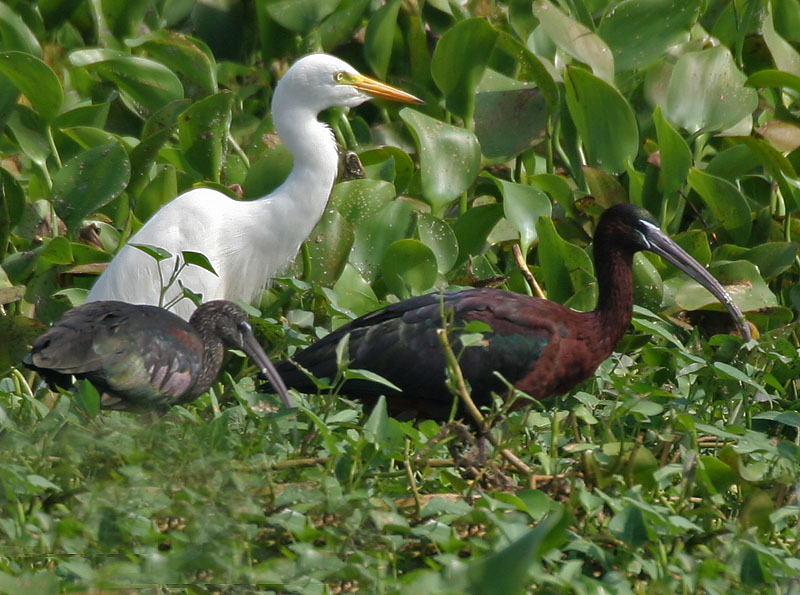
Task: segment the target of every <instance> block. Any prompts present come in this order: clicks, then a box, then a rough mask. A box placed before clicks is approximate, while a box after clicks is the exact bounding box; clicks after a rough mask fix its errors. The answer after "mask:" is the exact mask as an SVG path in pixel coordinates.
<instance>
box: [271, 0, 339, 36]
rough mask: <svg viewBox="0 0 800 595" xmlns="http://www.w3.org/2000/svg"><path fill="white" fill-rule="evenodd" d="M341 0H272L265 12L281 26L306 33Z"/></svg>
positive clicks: (334, 8)
mask: <svg viewBox="0 0 800 595" xmlns="http://www.w3.org/2000/svg"><path fill="white" fill-rule="evenodd" d="M340 1H341V0H272V1H271V2H268V3H267V13H268V14H269V16H270V17H272V19H274V20H275V22H276V23H278V24H279V25H280V26H281V27H285V28H287V29H289V30H290V31H294V32H295V33H300V34H301V35H302V34H306V33H308V32H309V31H311V29H312V28H314V27H315V26H316V25H318V24H319V23H320V22H321V21H322V19H324V18H325V17H326V16H328V15H329V14H331V13H332V12H333V11H334V10H336V6H337V5H338V4H339V2H340Z"/></svg>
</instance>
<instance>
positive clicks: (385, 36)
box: [364, 0, 400, 79]
mask: <svg viewBox="0 0 800 595" xmlns="http://www.w3.org/2000/svg"><path fill="white" fill-rule="evenodd" d="M399 11H400V0H391V1H390V2H388V3H386V4H385V5H383V6H382V7H380V8H379V9H378V10H376V11H375V13H374V14H373V15H372V17H370V19H369V23H367V32H366V35H365V37H364V56H365V57H366V59H367V62H368V63H369V66H370V68H372V70H373V72H375V74H376V75H378V77H379V78H382V79H385V78H386V73H387V71H388V70H389V60H390V59H391V57H392V45H393V44H394V33H395V30H396V28H397V13H398V12H399Z"/></svg>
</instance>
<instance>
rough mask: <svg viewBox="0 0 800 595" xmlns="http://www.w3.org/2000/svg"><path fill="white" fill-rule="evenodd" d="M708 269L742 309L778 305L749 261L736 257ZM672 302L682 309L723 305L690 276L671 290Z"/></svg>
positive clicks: (756, 308)
mask: <svg viewBox="0 0 800 595" xmlns="http://www.w3.org/2000/svg"><path fill="white" fill-rule="evenodd" d="M709 272H710V273H711V274H712V275H713V276H714V278H715V279H717V280H718V281H719V282H720V283H721V284H722V285H723V286H724V287H725V290H726V291H727V292H728V293H729V294H730V296H731V297H732V298H733V300H734V301H735V302H736V305H738V306H739V309H740V310H741V311H742V312H751V311H754V310H759V309H761V308H770V307H773V306H777V305H778V301H777V299H776V298H775V295H774V294H773V293H772V291H770V289H769V286H767V284H766V283H765V282H764V279H763V278H762V277H761V275H760V274H759V272H758V269H757V268H756V267H755V265H754V264H753V263H752V262H748V261H746V260H737V261H734V262H727V263H721V264H717V265H712V266H711V267H710V268H709ZM675 303H676V304H677V305H678V306H679V307H680V308H682V309H683V310H688V311H692V310H701V309H709V310H719V311H722V310H724V306H723V305H722V304H720V303H719V301H718V300H717V298H715V297H714V296H713V295H711V294H710V293H709V292H708V290H706V289H705V288H704V287H702V286H701V285H700V284H699V283H698V282H697V281H695V280H694V279H686V280H684V282H683V283H682V284H681V286H680V287H679V288H678V290H677V292H676V293H675Z"/></svg>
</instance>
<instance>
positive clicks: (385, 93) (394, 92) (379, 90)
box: [344, 74, 425, 103]
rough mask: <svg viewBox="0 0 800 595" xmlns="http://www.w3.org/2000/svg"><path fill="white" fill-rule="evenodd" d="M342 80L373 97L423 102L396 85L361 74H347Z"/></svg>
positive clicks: (405, 101) (403, 101)
mask: <svg viewBox="0 0 800 595" xmlns="http://www.w3.org/2000/svg"><path fill="white" fill-rule="evenodd" d="M344 82H345V83H346V84H348V85H352V86H354V87H355V88H356V89H358V90H359V91H362V92H363V93H367V94H369V95H372V96H373V97H381V98H383V99H391V100H392V101H399V102H401V103H425V102H424V101H422V99H420V98H419V97H414V96H413V95H412V94H411V93H406V92H405V91H402V90H400V89H398V88H397V87H392V86H391V85H387V84H386V83H382V82H381V81H379V80H376V79H373V78H370V77H368V76H364V75H363V74H359V75H347V78H346V79H345V81H344Z"/></svg>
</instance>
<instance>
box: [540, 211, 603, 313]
mask: <svg viewBox="0 0 800 595" xmlns="http://www.w3.org/2000/svg"><path fill="white" fill-rule="evenodd" d="M536 232H537V233H538V235H539V248H538V253H539V264H540V265H541V267H540V269H541V275H542V279H543V280H544V284H545V288H546V289H547V297H548V298H549V299H551V300H553V301H556V302H559V303H564V302H566V301H567V300H568V299H569V298H571V297H572V296H573V294H574V293H575V291H576V290H577V289H580V287H577V286H575V284H574V281H573V272H577V271H581V270H582V271H585V272H591V271H593V270H594V268H593V266H592V261H591V259H590V258H589V256H588V255H587V254H586V252H584V251H583V250H581V249H580V248H579V247H578V246H576V245H575V244H571V243H569V242H567V241H565V240H563V239H562V238H561V236H560V235H558V232H557V231H556V228H555V225H553V221H552V219H550V218H549V217H540V218H539V219H538V220H537V222H536Z"/></svg>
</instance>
